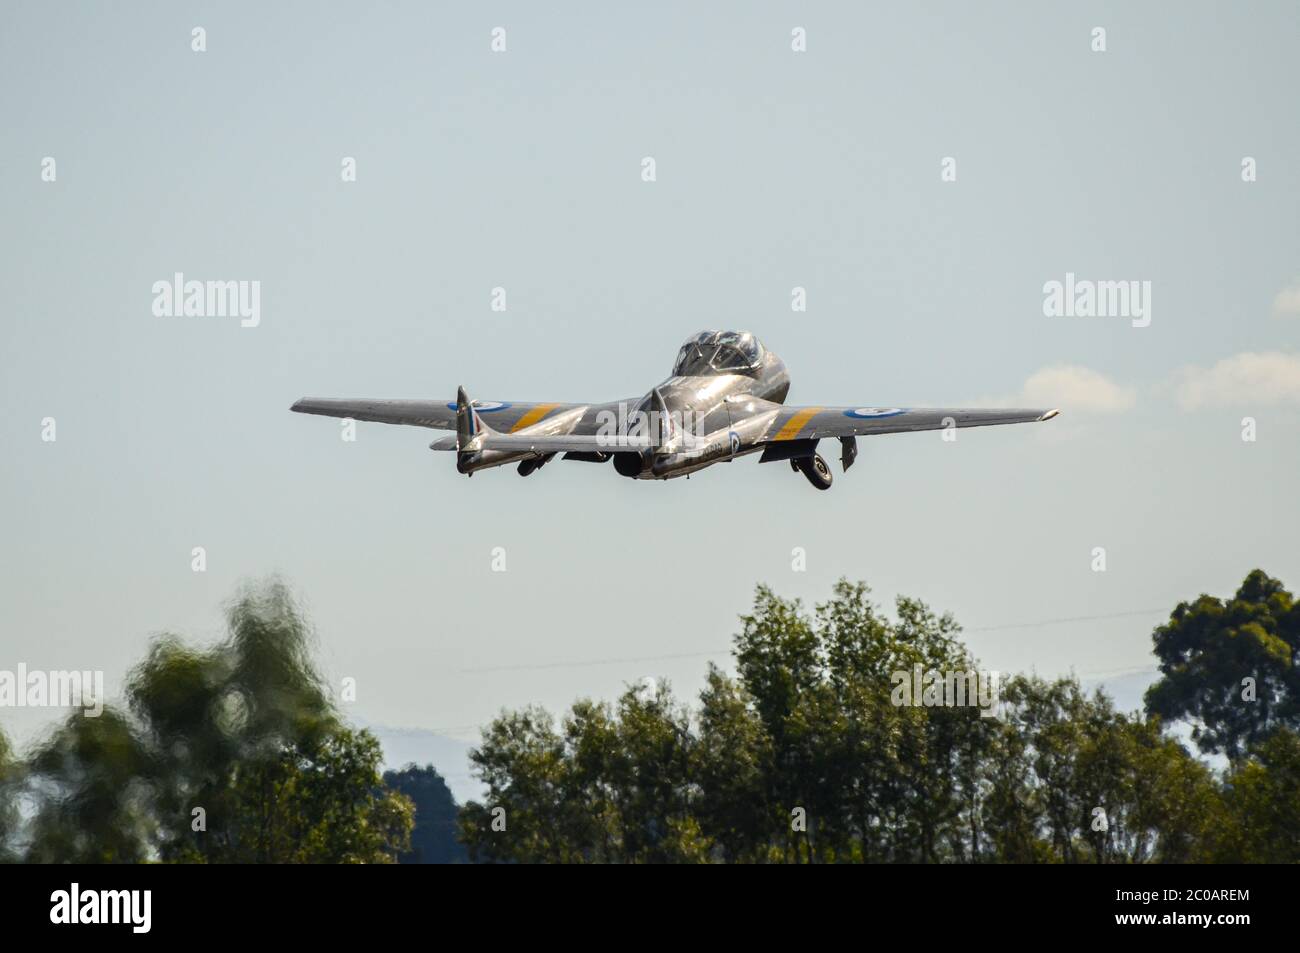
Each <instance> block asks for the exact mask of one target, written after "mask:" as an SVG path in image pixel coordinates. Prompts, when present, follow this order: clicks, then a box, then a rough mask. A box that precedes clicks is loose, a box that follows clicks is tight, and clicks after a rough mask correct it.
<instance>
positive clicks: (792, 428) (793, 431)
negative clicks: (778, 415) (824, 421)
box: [772, 407, 821, 440]
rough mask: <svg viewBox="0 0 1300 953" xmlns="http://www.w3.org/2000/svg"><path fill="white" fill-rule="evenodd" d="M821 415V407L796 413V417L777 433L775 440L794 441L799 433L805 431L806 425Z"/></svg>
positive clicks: (808, 408) (809, 408) (806, 408)
mask: <svg viewBox="0 0 1300 953" xmlns="http://www.w3.org/2000/svg"><path fill="white" fill-rule="evenodd" d="M819 413H821V408H820V407H805V408H804V409H803V410H797V411H795V413H794V415H793V416H792V417H791V418H790V419H789V420H787V421H786V422H785V426H784V427H782V428H781V429H780V430H778V431H777V432H776V436H775V437H773V438H772V439H773V440H793V439H794V438H795V437H797V436H799V431H800V430H803V428H804V425H805V424H806V423H808V421H809V420H811V419H812V418H813V417H815V416H817V414H819Z"/></svg>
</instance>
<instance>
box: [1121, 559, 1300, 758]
mask: <svg viewBox="0 0 1300 953" xmlns="http://www.w3.org/2000/svg"><path fill="white" fill-rule="evenodd" d="M1153 640H1154V643H1155V653H1156V656H1157V658H1159V660H1160V673H1161V676H1162V677H1161V679H1160V681H1158V682H1156V683H1155V684H1154V685H1152V686H1151V688H1150V689H1148V690H1147V695H1146V707H1147V711H1148V712H1150V713H1151V714H1153V715H1158V716H1160V717H1161V718H1164V719H1167V720H1169V721H1176V720H1179V719H1187V720H1189V721H1191V723H1192V726H1193V737H1194V738H1195V739H1196V743H1197V745H1198V746H1199V747H1200V749H1201V750H1202V751H1206V752H1221V753H1223V754H1226V755H1227V756H1228V757H1229V758H1230V759H1232V760H1236V759H1238V758H1240V757H1242V755H1243V754H1244V753H1245V751H1246V749H1247V748H1248V747H1249V746H1250V745H1252V744H1254V743H1255V742H1258V741H1262V740H1263V739H1265V738H1267V737H1268V736H1269V735H1270V734H1272V733H1273V732H1274V731H1276V730H1277V729H1278V728H1280V727H1283V726H1286V727H1289V728H1292V729H1300V667H1298V666H1297V664H1296V663H1297V659H1300V606H1298V605H1297V604H1296V601H1295V599H1294V597H1293V596H1292V595H1291V593H1289V592H1287V590H1286V589H1285V588H1284V587H1283V586H1282V583H1281V582H1279V581H1278V580H1276V579H1273V578H1271V577H1269V576H1268V575H1267V574H1265V573H1264V572H1263V571H1262V570H1259V569H1256V570H1254V571H1253V572H1251V573H1250V575H1248V576H1247V577H1246V579H1245V581H1244V582H1243V583H1242V584H1241V588H1240V589H1238V590H1237V593H1236V595H1234V596H1233V597H1232V598H1231V599H1229V600H1227V601H1226V602H1225V601H1224V600H1221V599H1217V598H1214V597H1213V596H1207V595H1202V596H1201V597H1200V598H1198V599H1197V600H1196V601H1195V602H1191V603H1188V602H1183V603H1179V605H1178V607H1177V608H1176V609H1174V611H1173V613H1172V614H1171V615H1170V617H1169V621H1168V622H1167V623H1165V624H1164V625H1162V626H1160V627H1159V628H1157V629H1156V630H1155V633H1154V635H1153Z"/></svg>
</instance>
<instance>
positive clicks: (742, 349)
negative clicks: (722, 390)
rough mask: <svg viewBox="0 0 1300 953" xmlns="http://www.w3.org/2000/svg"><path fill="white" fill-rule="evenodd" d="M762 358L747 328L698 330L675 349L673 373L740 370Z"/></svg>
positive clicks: (698, 373) (685, 375)
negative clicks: (745, 329)
mask: <svg viewBox="0 0 1300 953" xmlns="http://www.w3.org/2000/svg"><path fill="white" fill-rule="evenodd" d="M762 360H763V345H761V344H759V343H758V338H756V337H754V335H752V334H750V333H749V332H748V331H701V332H700V333H699V334H697V335H695V336H694V337H691V338H688V339H687V341H686V343H685V344H683V345H682V349H681V350H680V351H678V352H677V363H675V364H674V365H673V375H674V376H677V377H697V376H704V375H707V374H744V373H745V372H746V371H749V370H751V369H753V368H755V367H757V366H758V365H759V363H761V362H762Z"/></svg>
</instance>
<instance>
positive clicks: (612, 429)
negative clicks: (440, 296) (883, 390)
mask: <svg viewBox="0 0 1300 953" xmlns="http://www.w3.org/2000/svg"><path fill="white" fill-rule="evenodd" d="M789 390H790V375H789V374H788V372H787V371H786V367H785V364H784V363H783V362H782V361H781V359H780V358H778V357H777V356H776V355H775V354H774V353H772V352H771V351H769V350H767V349H766V348H765V347H763V345H762V344H761V343H759V341H758V340H757V339H756V338H755V337H754V336H753V335H751V334H749V333H748V332H745V331H702V332H700V333H699V334H697V335H694V336H693V337H691V338H689V339H688V340H687V341H686V342H685V343H684V344H683V345H682V347H681V350H680V351H679V352H678V355H677V360H676V362H675V363H674V365H673V372H672V375H671V376H670V377H668V378H667V379H666V380H665V381H664V382H663V383H661V384H659V385H658V386H657V387H654V388H652V389H651V390H650V391H649V393H647V394H645V395H644V396H642V397H639V398H633V399H630V400H623V401H612V402H610V403H605V404H559V403H520V402H506V401H471V400H470V399H469V397H468V395H466V393H465V391H464V389H463V388H461V389H460V390H459V391H458V393H457V395H456V400H455V401H433V400H337V399H332V398H311V397H304V398H303V399H302V400H300V401H298V402H297V403H295V404H294V405H293V407H292V408H290V409H291V410H294V411H296V412H298V413H305V414H323V415H325V416H330V417H344V418H351V419H354V420H369V421H377V422H380V423H390V424H406V425H410V426H417V427H431V428H435V429H441V430H454V431H455V433H454V434H451V435H448V436H446V437H442V438H440V439H438V440H435V441H434V442H433V443H431V444H430V445H429V446H430V448H431V449H433V450H450V451H455V453H456V469H457V470H459V471H460V472H461V473H465V474H468V475H473V474H474V473H475V472H476V471H478V470H485V469H488V468H491V467H499V466H503V465H505V464H507V463H518V464H519V473H520V475H522V476H528V475H530V474H532V473H534V472H536V471H537V470H539V469H541V467H543V466H544V465H545V464H546V463H548V462H549V461H550V460H551V459H553V458H554V456H555V455H556V454H557V453H563V454H564V459H566V460H582V461H587V462H593V463H605V462H608V461H610V460H612V461H613V463H614V468H615V470H617V471H618V472H619V473H620V474H622V475H623V476H628V477H633V478H636V479H642V480H668V479H672V478H673V477H679V476H688V475H690V474H691V473H694V472H696V471H697V470H702V469H704V468H705V467H709V466H712V465H713V464H715V463H721V462H724V461H729V460H734V459H736V458H737V457H741V456H745V455H746V454H751V453H758V452H761V453H762V454H763V456H762V462H764V463H766V462H771V461H774V460H788V461H790V463H791V466H792V467H793V468H794V469H796V470H799V471H801V472H803V473H804V475H805V476H806V477H807V478H808V482H809V483H811V484H812V485H813V486H814V487H816V488H818V489H823V490H824V489H827V488H829V486H830V484H831V471H830V468H829V466H827V465H826V462H825V461H824V460H823V459H822V458H821V457H820V456H819V455H818V454H817V445H818V441H819V440H822V439H825V438H836V439H838V440H839V441H840V445H841V453H840V463H841V466H842V467H843V469H845V470H847V469H848V468H849V467H850V466H852V464H853V461H854V459H855V458H856V456H857V437H859V436H866V435H872V434H881V433H901V432H908V431H916V430H940V429H952V428H964V427H986V426H993V425H997V424H1013V423H1029V422H1033V421H1039V420H1049V419H1051V418H1052V417H1055V416H1056V414H1057V413H1058V411H1056V410H956V409H941V408H937V409H936V408H932V409H916V408H904V407H787V406H785V403H784V401H785V398H786V394H787V393H788V392H789Z"/></svg>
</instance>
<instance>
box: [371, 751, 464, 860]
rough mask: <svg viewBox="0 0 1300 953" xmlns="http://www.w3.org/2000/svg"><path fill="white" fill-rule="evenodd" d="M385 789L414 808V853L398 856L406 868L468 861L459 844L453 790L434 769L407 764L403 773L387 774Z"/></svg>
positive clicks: (385, 773) (411, 850) (411, 851)
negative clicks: (396, 794)
mask: <svg viewBox="0 0 1300 953" xmlns="http://www.w3.org/2000/svg"><path fill="white" fill-rule="evenodd" d="M384 786H385V787H386V788H388V789H389V790H390V791H396V792H397V793H399V794H403V795H405V796H406V797H407V798H409V799H410V801H411V803H412V804H413V805H415V829H414V830H412V831H411V849H410V850H409V851H405V852H403V853H402V854H400V855H399V856H398V858H397V859H398V862H399V863H403V864H457V863H463V862H465V861H466V860H467V859H468V856H467V855H466V853H465V848H464V847H463V846H462V845H461V844H460V842H459V841H457V840H456V831H457V825H456V818H457V815H458V813H459V811H458V809H457V807H456V801H455V798H453V797H452V794H451V788H449V787H448V786H447V782H446V781H445V780H443V777H442V775H441V774H439V773H438V772H437V771H436V770H434V767H433V765H426V766H425V767H417V766H416V765H414V764H408V765H407V766H406V767H405V768H403V769H402V770H401V771H386V772H384Z"/></svg>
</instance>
